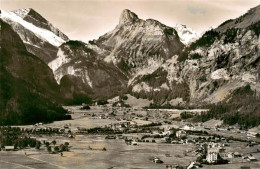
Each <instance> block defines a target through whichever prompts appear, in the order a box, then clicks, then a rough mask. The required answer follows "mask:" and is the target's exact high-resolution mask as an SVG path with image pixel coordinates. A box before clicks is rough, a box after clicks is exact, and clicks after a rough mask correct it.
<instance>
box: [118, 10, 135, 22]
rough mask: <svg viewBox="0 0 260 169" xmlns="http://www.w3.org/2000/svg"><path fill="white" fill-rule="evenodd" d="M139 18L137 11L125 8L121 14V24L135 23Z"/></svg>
mask: <svg viewBox="0 0 260 169" xmlns="http://www.w3.org/2000/svg"><path fill="white" fill-rule="evenodd" d="M137 20H139V18H138V16H137V15H136V14H135V13H133V12H132V11H130V10H129V9H124V10H123V11H122V13H121V15H120V19H119V24H120V25H121V24H126V23H133V22H135V21H137Z"/></svg>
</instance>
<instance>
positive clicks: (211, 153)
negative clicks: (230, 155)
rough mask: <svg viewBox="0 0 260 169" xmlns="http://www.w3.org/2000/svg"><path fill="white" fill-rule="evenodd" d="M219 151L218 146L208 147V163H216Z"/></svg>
mask: <svg viewBox="0 0 260 169" xmlns="http://www.w3.org/2000/svg"><path fill="white" fill-rule="evenodd" d="M218 153H219V150H218V148H210V149H208V154H207V157H206V160H207V162H208V163H214V162H216V161H217V160H218Z"/></svg>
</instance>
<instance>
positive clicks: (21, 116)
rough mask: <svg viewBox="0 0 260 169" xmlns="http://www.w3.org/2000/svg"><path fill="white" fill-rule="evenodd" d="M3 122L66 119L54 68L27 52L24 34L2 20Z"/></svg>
mask: <svg viewBox="0 0 260 169" xmlns="http://www.w3.org/2000/svg"><path fill="white" fill-rule="evenodd" d="M0 24H1V27H0V30H1V31H0V32H1V33H0V45H1V48H0V98H1V103H0V104H1V105H0V107H1V110H0V113H1V116H0V118H1V120H0V121H1V124H24V123H26V124H27V123H34V122H39V121H45V122H48V121H52V120H59V119H63V118H65V113H66V111H65V110H64V109H62V108H61V107H59V106H58V105H57V103H56V101H58V100H60V97H59V96H60V93H59V86H58V84H57V83H56V81H55V79H54V76H53V73H52V71H51V70H50V69H49V67H48V66H47V65H46V64H44V62H42V61H41V60H40V59H39V58H37V57H36V56H35V55H33V54H31V53H29V52H27V50H26V47H25V45H24V44H23V42H22V40H21V39H20V37H19V36H18V35H17V34H16V33H15V32H14V31H13V30H12V28H11V27H10V25H8V24H7V23H5V22H3V21H2V20H1V19H0Z"/></svg>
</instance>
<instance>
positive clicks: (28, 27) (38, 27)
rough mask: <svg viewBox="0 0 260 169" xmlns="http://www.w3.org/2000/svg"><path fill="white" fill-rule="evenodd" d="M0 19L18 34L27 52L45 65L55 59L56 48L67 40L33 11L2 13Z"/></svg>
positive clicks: (22, 10) (23, 10)
mask: <svg viewBox="0 0 260 169" xmlns="http://www.w3.org/2000/svg"><path fill="white" fill-rule="evenodd" d="M0 18H2V19H3V20H4V21H5V22H7V23H8V24H9V25H11V26H12V28H13V30H15V32H17V33H18V35H19V36H20V38H21V39H22V40H23V42H24V44H25V46H26V48H27V50H28V51H29V52H30V53H32V54H34V55H37V56H38V57H39V58H40V59H41V60H43V61H44V62H45V63H49V62H50V61H51V60H53V59H55V57H56V53H57V50H58V46H60V45H61V44H62V43H64V42H65V41H67V40H68V37H67V36H66V35H64V34H63V33H62V32H61V31H60V30H58V29H57V28H55V27H53V26H52V24H50V23H49V22H48V21H47V20H46V19H44V18H43V17H42V16H41V15H40V14H38V13H37V12H35V11H34V10H33V9H20V10H16V11H12V12H5V11H2V13H1V14H0Z"/></svg>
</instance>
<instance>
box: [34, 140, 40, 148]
mask: <svg viewBox="0 0 260 169" xmlns="http://www.w3.org/2000/svg"><path fill="white" fill-rule="evenodd" d="M35 148H36V149H38V150H39V149H40V148H41V142H39V141H37V142H36V146H35Z"/></svg>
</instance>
